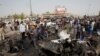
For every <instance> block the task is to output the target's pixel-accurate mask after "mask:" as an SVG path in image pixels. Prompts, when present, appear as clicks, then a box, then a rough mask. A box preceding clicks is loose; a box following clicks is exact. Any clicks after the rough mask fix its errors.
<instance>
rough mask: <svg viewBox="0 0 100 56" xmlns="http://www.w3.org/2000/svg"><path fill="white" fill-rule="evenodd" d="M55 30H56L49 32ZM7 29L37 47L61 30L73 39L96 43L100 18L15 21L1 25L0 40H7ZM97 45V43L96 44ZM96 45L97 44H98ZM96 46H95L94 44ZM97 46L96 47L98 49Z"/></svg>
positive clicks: (99, 30) (99, 31) (99, 33)
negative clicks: (65, 31)
mask: <svg viewBox="0 0 100 56" xmlns="http://www.w3.org/2000/svg"><path fill="white" fill-rule="evenodd" d="M50 27H51V29H52V28H53V29H54V30H49V29H50ZM5 29H9V30H10V31H19V32H20V33H21V36H22V37H21V39H23V40H24V39H26V38H27V37H28V38H29V39H30V43H31V44H34V45H36V42H37V41H38V40H44V39H49V37H50V36H51V35H57V34H58V32H59V31H60V30H63V29H66V30H67V32H68V33H69V34H71V37H73V39H78V40H81V41H84V40H87V39H88V38H89V40H90V41H91V42H93V41H94V42H95V41H97V40H94V38H95V37H93V36H100V18H69V17H61V18H56V19H55V18H49V19H46V18H38V19H37V20H21V21H18V20H14V21H13V22H9V23H6V22H1V23H0V40H4V39H5V36H4V35H5V33H6V31H5ZM96 43H97V42H96ZM96 43H95V44H96ZM93 45H94V44H93ZM96 46H97V45H95V46H94V47H96Z"/></svg>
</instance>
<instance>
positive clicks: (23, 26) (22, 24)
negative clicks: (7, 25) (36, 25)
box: [19, 21, 26, 39]
mask: <svg viewBox="0 0 100 56" xmlns="http://www.w3.org/2000/svg"><path fill="white" fill-rule="evenodd" d="M25 30H26V27H25V25H24V23H23V21H22V22H21V23H20V25H19V31H20V32H21V35H22V39H25Z"/></svg>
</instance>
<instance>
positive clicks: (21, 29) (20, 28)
mask: <svg viewBox="0 0 100 56" xmlns="http://www.w3.org/2000/svg"><path fill="white" fill-rule="evenodd" d="M25 29H26V28H25V25H24V24H20V25H19V31H20V32H25Z"/></svg>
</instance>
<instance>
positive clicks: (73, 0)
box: [0, 0, 100, 16]
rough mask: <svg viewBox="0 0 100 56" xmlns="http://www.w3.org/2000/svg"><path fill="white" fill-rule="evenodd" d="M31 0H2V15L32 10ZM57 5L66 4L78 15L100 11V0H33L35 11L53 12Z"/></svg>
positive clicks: (0, 7)
mask: <svg viewBox="0 0 100 56" xmlns="http://www.w3.org/2000/svg"><path fill="white" fill-rule="evenodd" d="M29 1H30V0H0V16H5V15H8V14H14V13H22V12H24V13H26V14H29V12H30V5H29V4H30V2H29ZM56 6H64V7H66V8H67V12H68V13H71V14H77V15H84V14H89V15H94V14H98V12H99V11H100V0H32V11H33V13H44V12H46V11H50V12H53V11H54V9H55V7H56Z"/></svg>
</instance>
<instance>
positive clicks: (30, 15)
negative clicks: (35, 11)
mask: <svg viewBox="0 0 100 56" xmlns="http://www.w3.org/2000/svg"><path fill="white" fill-rule="evenodd" d="M30 19H32V3H31V0H30Z"/></svg>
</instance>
